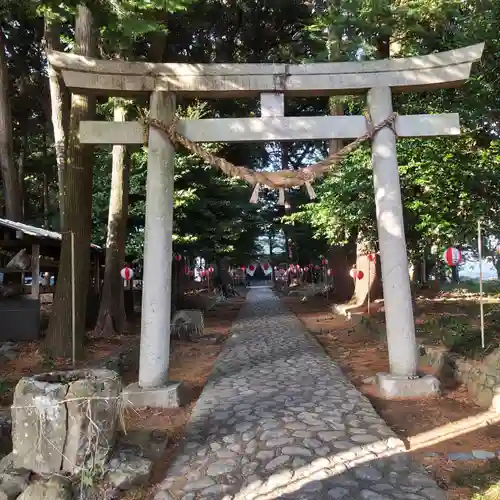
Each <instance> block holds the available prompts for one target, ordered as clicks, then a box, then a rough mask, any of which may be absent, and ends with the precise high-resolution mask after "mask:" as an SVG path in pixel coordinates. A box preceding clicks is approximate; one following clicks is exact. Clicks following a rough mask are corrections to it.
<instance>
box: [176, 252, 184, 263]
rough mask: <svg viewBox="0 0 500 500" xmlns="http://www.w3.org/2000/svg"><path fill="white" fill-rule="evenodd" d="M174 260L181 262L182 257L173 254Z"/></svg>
mask: <svg viewBox="0 0 500 500" xmlns="http://www.w3.org/2000/svg"><path fill="white" fill-rule="evenodd" d="M175 260H176V261H177V262H180V261H181V260H182V256H180V255H179V254H178V253H176V254H175Z"/></svg>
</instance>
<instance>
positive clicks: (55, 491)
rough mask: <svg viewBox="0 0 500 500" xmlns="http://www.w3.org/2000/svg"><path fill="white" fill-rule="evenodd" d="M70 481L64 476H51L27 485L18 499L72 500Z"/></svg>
mask: <svg viewBox="0 0 500 500" xmlns="http://www.w3.org/2000/svg"><path fill="white" fill-rule="evenodd" d="M72 496H73V494H72V490H71V483H70V482H69V481H68V480H67V479H66V478H64V477H61V476H52V477H50V478H49V479H40V480H38V481H35V482H34V483H31V484H30V485H28V487H27V488H26V489H25V490H24V491H23V492H22V493H21V495H20V496H18V497H17V498H18V500H41V499H43V500H72Z"/></svg>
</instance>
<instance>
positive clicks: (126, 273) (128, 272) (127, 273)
mask: <svg viewBox="0 0 500 500" xmlns="http://www.w3.org/2000/svg"><path fill="white" fill-rule="evenodd" d="M120 275H121V277H122V278H123V279H124V280H126V281H130V280H131V279H132V278H133V277H134V271H132V269H130V267H128V266H125V267H124V268H123V269H122V270H121V271H120Z"/></svg>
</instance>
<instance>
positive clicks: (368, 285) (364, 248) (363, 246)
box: [353, 233, 382, 306]
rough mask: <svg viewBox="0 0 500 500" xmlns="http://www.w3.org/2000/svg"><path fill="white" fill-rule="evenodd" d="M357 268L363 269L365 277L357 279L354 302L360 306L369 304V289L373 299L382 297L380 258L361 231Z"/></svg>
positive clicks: (357, 248)
mask: <svg viewBox="0 0 500 500" xmlns="http://www.w3.org/2000/svg"><path fill="white" fill-rule="evenodd" d="M370 254H371V255H373V256H374V258H375V260H373V261H371V260H370V258H369V255H370ZM356 270H357V271H358V272H359V271H361V272H362V273H363V277H362V279H356V280H355V286H354V297H353V302H354V303H355V304H356V305H358V306H360V305H365V304H367V303H368V291H369V292H370V300H371V301H373V300H377V299H380V298H381V297H382V279H381V275H382V270H381V267H380V258H379V255H378V254H376V253H375V252H374V251H373V250H372V248H371V246H370V245H369V243H368V242H367V241H366V239H365V238H364V237H363V235H362V234H361V233H360V234H359V235H358V241H357V243H356Z"/></svg>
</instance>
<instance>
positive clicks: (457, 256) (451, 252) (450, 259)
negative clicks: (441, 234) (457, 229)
mask: <svg viewBox="0 0 500 500" xmlns="http://www.w3.org/2000/svg"><path fill="white" fill-rule="evenodd" d="M443 260H444V261H445V262H446V264H448V265H449V266H452V267H455V266H456V265H458V264H460V262H462V252H461V251H460V250H459V249H458V248H455V247H450V248H447V249H446V251H445V252H444V254H443Z"/></svg>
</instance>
